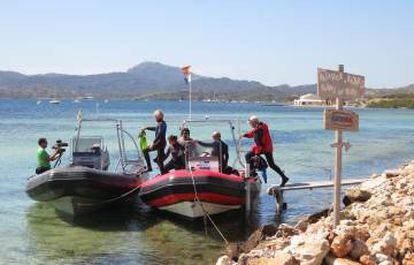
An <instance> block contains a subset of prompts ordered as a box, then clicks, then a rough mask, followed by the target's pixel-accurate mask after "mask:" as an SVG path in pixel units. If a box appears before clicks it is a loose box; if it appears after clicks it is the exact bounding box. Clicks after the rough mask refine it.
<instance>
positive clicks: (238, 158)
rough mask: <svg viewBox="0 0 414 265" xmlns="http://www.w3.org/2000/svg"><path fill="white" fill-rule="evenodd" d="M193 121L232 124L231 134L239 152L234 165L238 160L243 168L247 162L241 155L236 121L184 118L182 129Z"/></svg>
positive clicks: (197, 122)
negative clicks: (236, 134)
mask: <svg viewBox="0 0 414 265" xmlns="http://www.w3.org/2000/svg"><path fill="white" fill-rule="evenodd" d="M235 121H236V122H237V123H238V126H239V130H240V123H239V120H235ZM191 123H194V124H203V123H227V124H228V125H229V126H230V131H231V136H232V140H233V142H234V144H235V147H236V154H237V157H236V159H235V161H234V163H233V166H234V165H235V164H236V163H237V162H238V163H239V164H240V166H241V167H242V168H244V167H245V164H244V163H243V160H242V158H241V156H240V153H242V150H241V146H240V140H238V138H237V137H236V136H235V133H234V130H235V129H236V128H235V125H234V121H233V120H227V119H204V120H184V121H183V122H182V123H181V126H180V129H182V128H188V124H191Z"/></svg>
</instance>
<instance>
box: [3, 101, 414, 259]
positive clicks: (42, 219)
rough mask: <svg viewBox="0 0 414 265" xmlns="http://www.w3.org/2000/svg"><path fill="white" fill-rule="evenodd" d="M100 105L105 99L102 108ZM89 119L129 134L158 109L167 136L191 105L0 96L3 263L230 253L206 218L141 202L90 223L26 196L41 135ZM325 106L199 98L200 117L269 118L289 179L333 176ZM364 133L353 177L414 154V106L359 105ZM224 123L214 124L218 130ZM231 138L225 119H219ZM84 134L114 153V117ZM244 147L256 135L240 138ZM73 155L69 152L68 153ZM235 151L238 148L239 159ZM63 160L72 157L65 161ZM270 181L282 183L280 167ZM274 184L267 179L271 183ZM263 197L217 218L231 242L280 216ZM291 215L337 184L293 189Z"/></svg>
mask: <svg viewBox="0 0 414 265" xmlns="http://www.w3.org/2000/svg"><path fill="white" fill-rule="evenodd" d="M98 104H99V106H98ZM80 108H82V109H83V111H84V115H85V117H91V116H95V117H96V116H99V117H111V118H119V119H122V120H123V121H124V125H125V127H126V128H127V130H129V131H130V132H133V133H134V134H136V133H137V132H138V128H139V127H142V126H144V125H151V124H152V117H151V113H152V111H153V110H154V109H156V108H162V109H164V110H165V112H166V118H167V122H168V126H169V127H168V133H169V134H170V133H177V132H178V127H179V125H180V123H181V121H182V120H183V119H185V118H186V113H187V103H186V102H134V101H110V102H109V103H107V104H104V103H103V102H97V101H84V102H81V103H78V104H76V103H72V102H70V101H63V102H62V103H61V104H60V105H50V104H48V103H47V102H43V103H41V104H40V105H36V101H35V100H0V115H1V117H2V118H1V120H0V150H1V154H2V155H1V156H0V170H1V173H2V174H1V176H0V178H1V179H0V200H1V207H0V235H1V239H2V240H1V241H2V248H0V257H1V259H0V263H4V264H27V263H30V264H56V263H57V264H211V263H214V261H215V259H216V258H217V256H219V255H220V254H221V253H222V252H223V246H224V244H223V242H222V240H221V239H220V237H219V235H218V234H217V233H216V232H215V231H214V229H213V228H212V227H211V226H210V225H208V226H207V231H205V229H204V224H203V222H202V221H199V222H189V221H186V220H182V219H181V218H176V217H174V216H171V215H166V214H162V213H160V212H157V211H154V210H151V209H149V208H147V207H145V206H142V205H138V204H136V205H134V206H133V207H132V208H131V207H129V208H124V209H117V210H116V211H106V212H101V213H98V214H96V215H94V216H92V217H89V218H84V219H83V220H82V219H80V220H75V221H73V220H68V219H67V218H65V217H62V216H59V215H57V213H56V212H55V211H54V209H53V208H52V207H51V206H50V205H48V204H45V203H36V202H34V201H32V200H30V199H29V198H28V197H27V196H26V194H25V193H24V186H25V182H26V178H27V177H28V176H29V175H31V174H32V172H33V169H34V167H35V151H36V148H37V145H36V141H37V138H38V137H41V136H45V137H47V138H48V139H49V142H51V143H52V142H53V141H54V140H56V139H58V138H61V139H62V140H64V141H69V140H70V138H71V137H72V136H73V134H74V127H75V123H76V112H77V111H78V109H80ZM322 111H323V110H322V109H320V108H312V109H298V108H293V107H275V106H262V105H258V104H207V103H194V104H193V113H194V115H195V118H204V117H205V115H208V116H209V117H210V118H211V119H213V118H221V119H227V118H231V119H234V118H240V119H241V120H243V122H241V123H240V124H241V126H242V127H243V128H242V129H243V130H246V129H247V124H246V123H245V120H246V118H247V117H248V116H249V115H252V114H255V115H258V116H259V117H260V118H262V119H263V120H265V121H266V122H267V123H268V124H269V125H270V127H271V129H272V136H273V137H274V139H275V142H276V151H275V158H276V161H277V163H278V164H279V165H280V166H281V167H282V168H283V169H284V170H285V171H286V173H287V174H288V176H290V177H291V179H292V181H295V182H299V181H305V180H326V179H329V177H330V175H331V170H332V165H333V149H332V148H331V147H329V145H330V144H331V143H332V142H333V140H334V133H333V132H331V131H324V130H323V129H322ZM356 111H357V112H358V113H359V114H360V123H361V124H360V132H358V133H346V134H345V139H347V140H349V141H350V142H351V144H352V145H353V146H352V148H351V149H350V150H349V151H348V152H347V153H346V154H345V157H344V175H345V176H346V177H358V176H360V177H365V176H368V175H370V174H371V173H373V172H381V171H382V170H384V169H387V168H393V167H396V166H398V165H399V164H401V163H404V162H406V161H408V160H411V159H412V158H413V150H414V118H413V117H414V116H413V115H414V111H412V110H394V109H393V110H376V109H375V110H374V109H357V110H356ZM216 128H217V127H216ZM218 129H219V130H220V131H222V133H223V138H224V139H225V140H226V141H227V142H228V143H229V144H230V147H231V149H234V145H233V144H232V141H231V134H230V133H229V131H230V130H229V129H228V126H227V125H226V124H222V125H219V126H218ZM212 130H213V128H212V127H211V128H207V129H206V128H205V127H204V128H202V127H198V126H195V127H193V128H192V136H193V137H196V138H198V139H203V140H206V139H208V138H209V135H210V133H211V131H212ZM85 133H88V134H95V135H103V136H104V137H105V141H106V143H107V145H108V148H109V150H110V152H111V155H112V162H113V165H114V164H115V159H116V145H115V134H114V133H115V130H114V126H113V124H112V123H110V122H108V123H99V124H90V125H85ZM243 143H244V146H245V149H247V148H248V144H249V141H248V140H244V141H243ZM66 156H67V155H66ZM234 158H235V156H234V154H233V157H232V161H233V160H234ZM64 162H65V161H64ZM269 179H270V181H269V182H270V183H278V182H279V179H278V177H277V176H275V175H274V174H273V173H270V174H269ZM268 185H270V184H268ZM268 185H263V187H262V195H261V196H260V198H259V200H258V201H257V202H256V207H255V210H254V212H253V214H252V217H251V219H250V220H245V219H244V218H243V215H242V214H227V215H224V216H220V217H215V220H216V221H217V224H218V226H219V227H220V229H221V230H222V231H223V232H224V234H225V236H226V237H227V238H228V239H229V240H231V241H237V240H241V239H243V238H245V237H246V236H247V235H248V234H249V232H251V231H252V230H253V229H254V228H255V227H257V226H259V225H260V224H263V223H275V222H276V219H275V213H274V210H275V208H274V201H273V200H272V198H271V197H269V196H268V195H266V194H265V192H266V188H267V187H268ZM286 200H287V202H288V208H289V209H288V211H287V212H286V214H285V215H284V217H283V221H284V222H294V221H295V220H296V218H297V217H299V216H301V215H304V214H309V213H312V212H314V211H317V210H321V209H324V208H326V207H328V206H329V204H330V203H331V200H332V193H331V191H330V190H315V191H300V192H289V193H288V194H287V196H286ZM206 232H207V236H206Z"/></svg>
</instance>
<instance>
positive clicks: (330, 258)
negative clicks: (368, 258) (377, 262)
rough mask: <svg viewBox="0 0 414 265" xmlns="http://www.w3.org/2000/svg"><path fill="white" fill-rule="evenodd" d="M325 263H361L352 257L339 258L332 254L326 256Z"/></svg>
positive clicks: (356, 264)
mask: <svg viewBox="0 0 414 265" xmlns="http://www.w3.org/2000/svg"><path fill="white" fill-rule="evenodd" d="M325 263H326V264H328V265H361V263H359V262H356V261H352V260H350V259H344V258H337V257H335V256H332V255H328V256H326V258H325Z"/></svg>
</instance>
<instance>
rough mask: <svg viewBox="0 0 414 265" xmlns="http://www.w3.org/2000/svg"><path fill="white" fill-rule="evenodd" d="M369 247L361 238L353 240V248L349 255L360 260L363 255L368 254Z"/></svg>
mask: <svg viewBox="0 0 414 265" xmlns="http://www.w3.org/2000/svg"><path fill="white" fill-rule="evenodd" d="M368 254H369V249H368V247H367V245H366V244H365V242H363V241H361V240H354V241H353V242H352V250H351V252H350V253H349V256H350V257H351V258H352V259H354V260H359V258H360V257H361V256H364V255H368Z"/></svg>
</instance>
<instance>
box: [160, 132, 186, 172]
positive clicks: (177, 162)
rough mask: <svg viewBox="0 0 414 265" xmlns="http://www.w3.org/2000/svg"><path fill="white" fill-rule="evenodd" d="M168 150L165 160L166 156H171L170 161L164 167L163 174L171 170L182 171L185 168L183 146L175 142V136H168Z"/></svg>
mask: <svg viewBox="0 0 414 265" xmlns="http://www.w3.org/2000/svg"><path fill="white" fill-rule="evenodd" d="M168 143H169V146H168V149H167V153H166V154H165V159H167V158H168V156H170V155H171V159H170V161H168V163H167V164H166V165H165V166H164V172H163V173H167V172H169V171H171V170H173V169H175V170H178V169H184V168H185V149H184V146H182V145H181V144H180V143H178V141H177V136H176V135H170V136H168Z"/></svg>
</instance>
